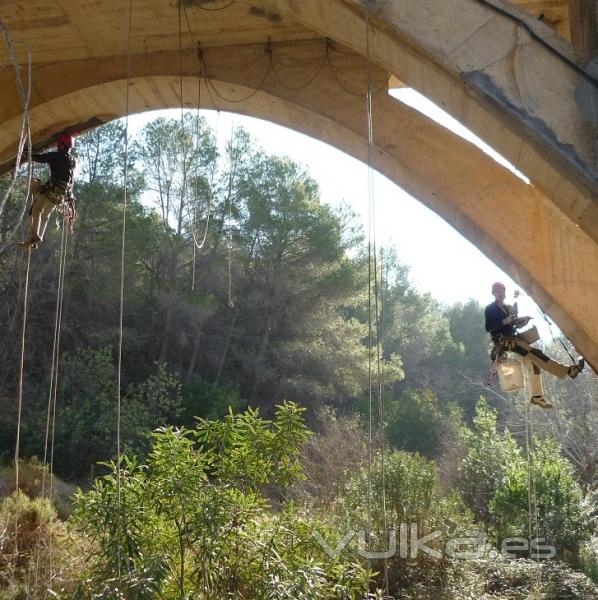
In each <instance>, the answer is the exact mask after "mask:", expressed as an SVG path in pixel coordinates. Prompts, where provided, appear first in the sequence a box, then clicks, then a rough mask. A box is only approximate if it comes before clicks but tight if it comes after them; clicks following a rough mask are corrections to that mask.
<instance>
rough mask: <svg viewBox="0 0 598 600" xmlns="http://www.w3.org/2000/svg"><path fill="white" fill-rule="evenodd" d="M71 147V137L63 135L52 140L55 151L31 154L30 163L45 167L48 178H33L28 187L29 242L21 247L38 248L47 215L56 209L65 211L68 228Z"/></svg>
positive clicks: (72, 212)
mask: <svg viewBox="0 0 598 600" xmlns="http://www.w3.org/2000/svg"><path fill="white" fill-rule="evenodd" d="M73 146H74V139H73V137H72V136H71V135H68V134H64V135H61V136H60V137H59V138H58V140H56V151H55V152H45V153H43V154H32V155H31V160H33V161H34V162H37V163H46V164H47V165H49V167H50V178H49V179H48V181H46V182H45V183H41V182H40V181H39V180H38V179H35V180H34V181H33V182H32V184H31V192H32V194H33V204H32V206H31V210H30V212H29V214H30V218H29V239H28V240H25V241H23V242H19V243H18V245H19V246H20V247H21V248H37V247H38V245H39V244H40V243H41V242H42V240H43V239H44V233H45V231H46V226H47V225H48V221H49V220H50V215H51V214H52V213H53V212H54V209H55V208H56V207H61V208H63V209H64V210H65V212H66V217H67V220H68V222H69V224H70V226H71V227H72V225H73V222H74V220H75V216H76V211H75V196H74V195H73V179H74V174H75V165H76V159H75V157H74V156H73V155H72V154H71V149H72V148H73Z"/></svg>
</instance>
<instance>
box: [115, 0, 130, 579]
mask: <svg viewBox="0 0 598 600" xmlns="http://www.w3.org/2000/svg"><path fill="white" fill-rule="evenodd" d="M132 24H133V0H129V27H128V44H127V77H126V90H125V141H124V144H125V148H124V150H125V151H124V168H123V185H124V190H123V215H122V238H121V252H120V307H119V323H118V363H117V382H116V394H117V397H116V468H117V473H116V487H117V491H116V494H117V520H118V523H117V531H118V546H117V553H118V556H117V564H118V579H119V581H120V580H121V578H122V548H121V531H122V515H121V505H122V482H121V479H122V475H121V439H120V437H121V382H122V349H123V316H124V305H125V249H126V233H127V199H128V198H127V192H128V177H129V88H130V83H131V38H132V35H131V31H132Z"/></svg>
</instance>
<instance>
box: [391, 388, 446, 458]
mask: <svg viewBox="0 0 598 600" xmlns="http://www.w3.org/2000/svg"><path fill="white" fill-rule="evenodd" d="M446 419H448V416H447V415H445V414H443V412H442V411H441V409H440V407H439V406H438V401H437V400H436V396H435V395H434V393H433V392H432V391H431V390H425V391H423V392H416V391H413V390H409V389H408V390H405V391H404V392H403V393H402V394H401V395H400V397H399V399H398V400H391V401H388V400H387V401H386V421H387V425H386V434H387V438H388V442H389V443H390V444H391V445H392V446H395V447H397V448H401V449H403V450H407V451H408V452H419V453H420V454H422V455H424V456H427V457H428V458H431V457H435V456H437V455H438V453H439V450H440V447H441V434H442V431H443V429H444V427H445V420H446Z"/></svg>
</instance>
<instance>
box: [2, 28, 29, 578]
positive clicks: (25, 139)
mask: <svg viewBox="0 0 598 600" xmlns="http://www.w3.org/2000/svg"><path fill="white" fill-rule="evenodd" d="M0 30H1V31H2V35H3V37H4V40H5V42H6V45H7V48H8V57H9V62H10V64H11V65H12V67H13V69H14V72H15V80H16V84H17V91H18V94H19V96H20V99H21V104H22V106H23V121H22V125H21V133H20V136H19V143H18V145H17V158H16V161H15V167H14V171H13V176H12V179H11V182H10V184H9V187H8V189H7V190H6V192H5V193H4V196H3V198H2V200H1V201H0V214H2V213H3V211H4V209H5V207H6V203H7V201H8V198H9V197H10V195H11V193H12V190H13V188H14V185H15V182H16V180H17V176H18V167H19V165H20V164H21V158H22V156H23V149H24V147H25V143H27V158H28V168H27V196H26V199H25V202H24V203H23V208H22V209H21V213H20V216H19V218H18V219H17V222H16V224H15V226H14V228H13V230H12V232H10V233H9V234H8V241H10V239H11V238H12V236H13V235H14V233H15V232H16V231H17V229H18V226H19V224H20V223H21V222H22V219H23V216H24V214H25V210H26V207H27V204H28V198H29V195H30V193H31V182H32V179H33V166H32V162H31V129H30V121H29V101H30V98H31V89H32V85H31V84H32V74H31V71H32V69H31V51H30V49H29V47H28V46H27V45H26V44H24V43H23V42H17V43H20V44H21V45H23V46H24V47H25V49H26V51H27V90H26V91H25V88H24V86H23V81H22V79H21V68H20V65H19V63H18V61H17V59H16V53H15V51H14V46H13V41H12V39H11V37H10V34H9V32H8V29H7V27H6V25H5V23H4V21H3V19H2V18H1V17H0ZM30 267H31V248H29V249H28V252H27V266H26V275H25V289H24V294H23V325H22V333H21V356H20V362H19V387H18V401H17V431H16V440H15V454H14V460H15V499H16V504H15V524H14V544H13V556H12V573H13V576H14V574H15V572H16V568H17V559H18V555H19V541H18V532H19V519H20V514H19V500H18V497H19V493H20V491H19V490H20V481H19V460H20V443H21V419H22V413H23V387H24V364H25V337H26V331H27V316H28V307H29V305H28V303H29V273H30Z"/></svg>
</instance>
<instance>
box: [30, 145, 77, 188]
mask: <svg viewBox="0 0 598 600" xmlns="http://www.w3.org/2000/svg"><path fill="white" fill-rule="evenodd" d="M31 160H33V161H34V162H38V163H46V164H47V165H48V166H49V167H50V180H51V181H52V183H53V184H54V185H56V186H58V187H60V188H62V189H64V190H66V189H68V188H70V187H71V186H72V185H73V177H74V173H75V164H76V161H75V157H74V156H73V155H72V154H70V153H69V152H44V153H43V154H32V155H31Z"/></svg>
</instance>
